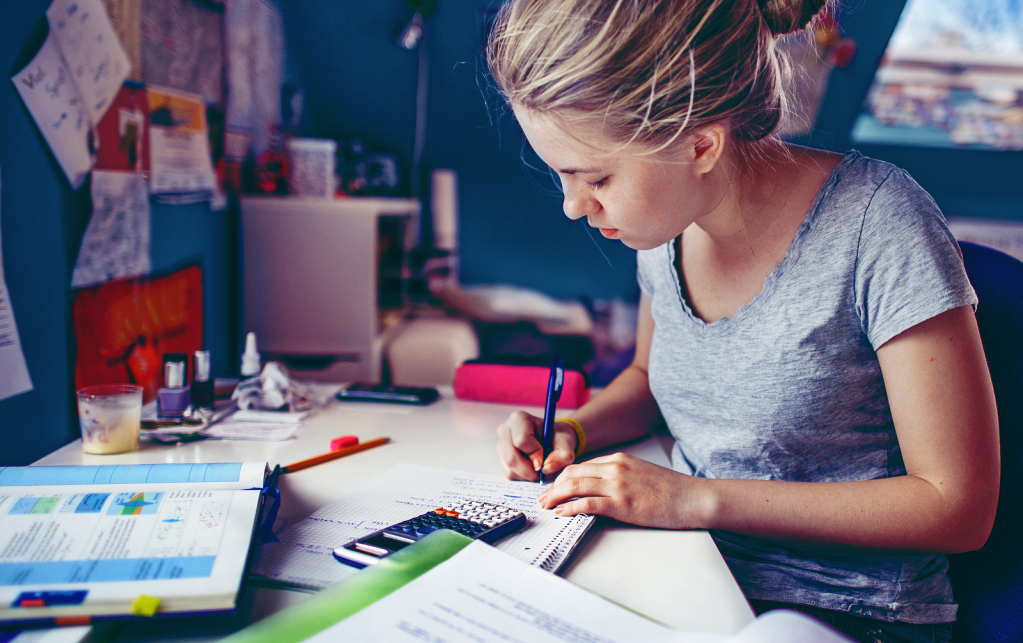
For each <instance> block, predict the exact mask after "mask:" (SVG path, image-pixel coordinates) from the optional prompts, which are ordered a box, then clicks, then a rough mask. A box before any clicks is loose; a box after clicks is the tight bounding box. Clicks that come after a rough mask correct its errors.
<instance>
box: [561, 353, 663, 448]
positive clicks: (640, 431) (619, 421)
mask: <svg viewBox="0 0 1023 643" xmlns="http://www.w3.org/2000/svg"><path fill="white" fill-rule="evenodd" d="M570 415H571V417H573V418H575V419H576V420H578V421H579V423H580V424H582V425H583V428H584V429H585V431H586V450H587V451H596V450H599V449H603V448H605V447H608V446H611V445H612V444H616V443H618V442H625V441H627V440H634V439H636V438H640V437H643V436H644V435H646V434H647V433H649V432H650V428H651V427H652V426H653V425H654V423H655V422H657V421H659V420H660V417H661V413H660V411H659V410H658V408H657V403H656V402H655V401H654V398H653V395H652V394H651V393H650V384H649V382H648V380H647V374H646V371H645V370H643V369H642V368H641V367H639V366H637V365H636V364H632V365H630V366H629V367H628V368H626V369H625V370H624V371H622V373H621V374H620V375H619V376H618V377H616V378H615V379H614V381H612V382H611V383H610V384H609V385H608V386H607V388H605V389H604V390H603V391H602V392H601V393H600V394H599V395H597V397H595V398H593V400H591V401H590V402H588V403H587V404H585V405H583V406H582V407H581V408H580V409H579V410H577V411H575V412H573V413H571V414H570Z"/></svg>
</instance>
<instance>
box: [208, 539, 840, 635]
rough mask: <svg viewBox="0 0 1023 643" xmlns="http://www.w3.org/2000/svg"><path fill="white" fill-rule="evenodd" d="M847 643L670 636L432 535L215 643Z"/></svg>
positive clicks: (530, 570) (570, 588) (509, 561)
mask: <svg viewBox="0 0 1023 643" xmlns="http://www.w3.org/2000/svg"><path fill="white" fill-rule="evenodd" d="M271 641H272V642H273V643H293V642H296V641H316V642H317V643H327V642H328V641H387V642H400V641H408V642H409V643H417V642H422V641H445V642H446V643H510V642H516V643H517V642H521V643H582V642H586V643H631V642H633V641H643V642H644V643H848V639H846V638H845V637H843V636H842V635H841V634H838V633H837V632H835V631H833V630H831V629H830V628H828V627H826V626H824V625H823V624H821V623H819V622H817V621H815V620H814V619H812V618H810V617H808V616H805V615H802V614H799V613H798V612H791V611H776V612H769V613H767V614H765V615H764V616H761V617H760V618H758V619H756V620H755V621H754V622H753V623H751V624H749V625H747V626H746V627H744V628H743V629H742V630H741V631H739V632H738V633H737V634H735V635H732V636H729V635H726V634H710V633H697V632H680V631H676V630H672V629H669V628H667V627H665V626H663V625H661V624H659V623H655V622H654V621H651V620H649V619H647V618H644V617H643V616H641V615H639V614H637V613H635V612H631V611H629V610H627V609H625V608H623V607H621V606H619V605H616V604H615V603H612V602H610V601H608V600H605V599H603V598H601V597H600V596H598V595H596V594H593V593H590V592H588V591H586V590H584V589H582V588H581V587H578V586H577V585H574V584H572V583H570V582H569V581H567V580H565V579H563V578H559V577H558V576H555V575H554V574H547V573H544V572H542V571H540V570H539V569H537V568H535V567H531V566H529V565H527V564H525V563H524V562H523V561H521V560H518V559H516V558H514V557H512V556H509V555H507V554H505V553H504V552H501V551H499V550H498V549H496V548H494V547H491V546H490V545H487V544H484V543H481V542H479V541H473V540H469V539H468V538H466V537H465V536H462V535H461V534H456V533H454V532H450V531H438V532H435V533H433V534H430V535H429V536H427V537H426V538H424V539H422V540H420V541H419V542H417V543H416V544H414V545H411V546H409V547H406V548H405V549H403V550H402V551H400V552H398V553H396V554H394V555H393V556H390V557H388V558H386V559H384V560H382V561H381V562H380V563H378V564H377V565H375V566H374V567H370V568H367V569H365V570H362V571H360V572H358V573H357V574H356V575H354V576H352V577H351V578H348V579H346V580H344V581H342V582H341V583H339V584H337V585H335V586H334V587H331V588H330V589H327V590H324V591H323V592H321V593H320V594H319V595H318V596H316V597H314V598H312V599H310V600H308V601H305V602H303V603H300V604H298V605H295V606H293V607H291V608H290V609H288V610H285V611H283V612H279V613H277V614H275V615H273V616H271V617H269V618H267V619H264V620H263V621H260V622H258V623H256V624H254V625H251V626H249V627H248V628H246V629H244V630H242V631H240V632H238V633H236V634H234V635H233V636H231V637H229V638H227V639H225V640H224V641H223V643H270V642H271Z"/></svg>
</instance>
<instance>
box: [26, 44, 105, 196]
mask: <svg viewBox="0 0 1023 643" xmlns="http://www.w3.org/2000/svg"><path fill="white" fill-rule="evenodd" d="M11 82H13V83H14V86H15V87H17V88H18V93H19V94H21V99H22V100H23V101H25V106H26V107H28V111H29V113H31V114H32V118H34V119H35V122H36V125H38V126H39V130H40V131H42V133H43V138H45V139H46V142H47V143H48V144H49V146H50V149H51V150H53V155H54V156H56V157H57V163H59V164H60V167H61V169H62V170H64V174H65V175H67V180H68V181H69V182H70V183H71V187H72V188H73V189H76V190H77V189H78V188H79V187H80V186H81V185H82V182H83V181H85V177H86V176H88V175H89V170H90V169H92V163H93V161H94V160H95V157H94V155H93V154H92V150H91V148H90V145H89V142H90V136H91V132H92V125H91V123H89V118H88V114H87V112H86V111H85V102H84V101H83V100H82V95H81V94H80V93H79V92H78V87H77V86H76V85H75V84H74V83H73V82H72V81H71V72H70V71H69V70H68V68H67V66H66V65H65V64H64V60H63V59H62V58H61V56H60V49H59V47H58V46H57V41H56V39H55V36H54V34H53V31H50V35H48V36H47V37H46V42H44V43H43V46H42V47H41V48H40V49H39V53H37V54H36V55H35V58H33V59H32V62H30V63H29V64H28V66H26V67H25V68H24V69H22V70H21V71H20V72H18V73H17V74H15V75H14V77H13V78H11Z"/></svg>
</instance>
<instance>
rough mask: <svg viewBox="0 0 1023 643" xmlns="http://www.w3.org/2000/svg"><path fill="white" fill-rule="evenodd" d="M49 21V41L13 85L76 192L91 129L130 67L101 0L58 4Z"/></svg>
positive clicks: (88, 162)
mask: <svg viewBox="0 0 1023 643" xmlns="http://www.w3.org/2000/svg"><path fill="white" fill-rule="evenodd" d="M46 18H47V21H48V22H49V25H50V31H49V34H48V35H47V36H46V41H45V42H44V43H43V46H42V47H41V48H40V49H39V52H38V53H36V55H35V57H34V58H33V59H32V62H30V63H29V64H28V65H27V66H26V67H25V68H24V69H22V70H21V71H20V72H18V73H17V74H15V75H14V77H13V78H11V81H12V82H13V83H14V86H15V87H17V89H18V93H19V94H20V95H21V99H22V100H23V101H25V106H26V107H28V111H29V112H30V113H31V114H32V118H33V119H34V120H35V122H36V124H37V125H38V126H39V129H40V130H41V131H42V133H43V137H44V138H45V139H46V142H47V144H49V146H50V149H51V150H53V154H54V156H56V157H57V162H58V163H59V164H60V167H61V169H63V170H64V173H65V174H66V175H67V177H68V181H70V182H71V186H72V187H73V188H76V189H77V188H78V187H79V186H80V185H81V184H82V182H83V181H84V180H85V177H86V176H87V175H88V173H89V170H90V169H91V168H92V162H93V158H94V153H95V149H94V146H95V141H94V140H93V139H92V130H93V127H94V126H95V124H96V123H98V122H99V119H100V118H101V117H102V116H103V113H104V112H105V111H106V109H107V107H109V106H110V102H111V101H112V100H113V98H114V96H115V95H117V92H118V90H119V89H120V88H121V83H123V82H124V79H125V78H126V77H127V75H128V70H129V68H130V67H129V66H130V63H129V61H128V56H127V55H126V54H125V53H124V49H122V48H121V44H120V42H119V41H118V39H117V36H116V35H115V34H114V31H113V27H111V25H110V20H109V19H108V18H107V15H106V11H105V10H104V9H103V5H102V3H100V0H54V2H53V4H51V5H50V7H49V9H47V10H46Z"/></svg>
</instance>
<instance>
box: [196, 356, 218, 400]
mask: <svg viewBox="0 0 1023 643" xmlns="http://www.w3.org/2000/svg"><path fill="white" fill-rule="evenodd" d="M192 406H194V407H196V408H201V409H212V408H213V377H212V375H211V374H210V352H209V351H195V354H194V355H193V357H192Z"/></svg>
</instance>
